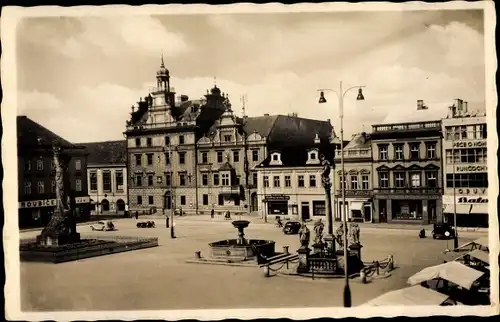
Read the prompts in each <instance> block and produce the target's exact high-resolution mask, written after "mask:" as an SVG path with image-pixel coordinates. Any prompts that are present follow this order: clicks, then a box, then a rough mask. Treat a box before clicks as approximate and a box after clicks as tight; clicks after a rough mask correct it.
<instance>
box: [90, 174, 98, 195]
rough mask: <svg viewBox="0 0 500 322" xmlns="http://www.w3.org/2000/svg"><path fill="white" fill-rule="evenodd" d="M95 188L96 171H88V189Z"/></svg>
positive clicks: (93, 189) (94, 189)
mask: <svg viewBox="0 0 500 322" xmlns="http://www.w3.org/2000/svg"><path fill="white" fill-rule="evenodd" d="M96 190H97V172H94V171H92V172H91V173H90V191H96Z"/></svg>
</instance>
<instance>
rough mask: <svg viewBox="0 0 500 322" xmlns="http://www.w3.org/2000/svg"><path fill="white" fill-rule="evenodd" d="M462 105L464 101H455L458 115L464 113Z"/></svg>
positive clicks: (457, 99)
mask: <svg viewBox="0 0 500 322" xmlns="http://www.w3.org/2000/svg"><path fill="white" fill-rule="evenodd" d="M462 103H463V101H462V100H461V99H459V98H456V99H455V107H456V111H457V112H458V113H460V112H461V111H462Z"/></svg>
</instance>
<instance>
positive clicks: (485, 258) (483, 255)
mask: <svg viewBox="0 0 500 322" xmlns="http://www.w3.org/2000/svg"><path fill="white" fill-rule="evenodd" d="M467 255H469V256H470V257H474V258H477V259H479V260H480V261H482V262H485V263H486V264H489V263H490V254H489V253H487V252H485V251H484V250H479V249H474V250H473V251H472V252H470V253H468V254H467Z"/></svg>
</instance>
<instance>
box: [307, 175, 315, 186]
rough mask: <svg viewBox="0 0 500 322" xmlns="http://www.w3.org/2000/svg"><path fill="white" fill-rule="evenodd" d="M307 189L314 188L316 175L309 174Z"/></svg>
mask: <svg viewBox="0 0 500 322" xmlns="http://www.w3.org/2000/svg"><path fill="white" fill-rule="evenodd" d="M309 187H311V188H313V187H316V175H314V174H311V175H310V176H309Z"/></svg>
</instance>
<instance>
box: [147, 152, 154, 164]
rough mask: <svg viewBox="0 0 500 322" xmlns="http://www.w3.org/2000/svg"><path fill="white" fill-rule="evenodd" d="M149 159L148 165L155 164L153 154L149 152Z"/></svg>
mask: <svg viewBox="0 0 500 322" xmlns="http://www.w3.org/2000/svg"><path fill="white" fill-rule="evenodd" d="M146 157H147V160H148V165H153V154H151V153H148V154H146Z"/></svg>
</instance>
